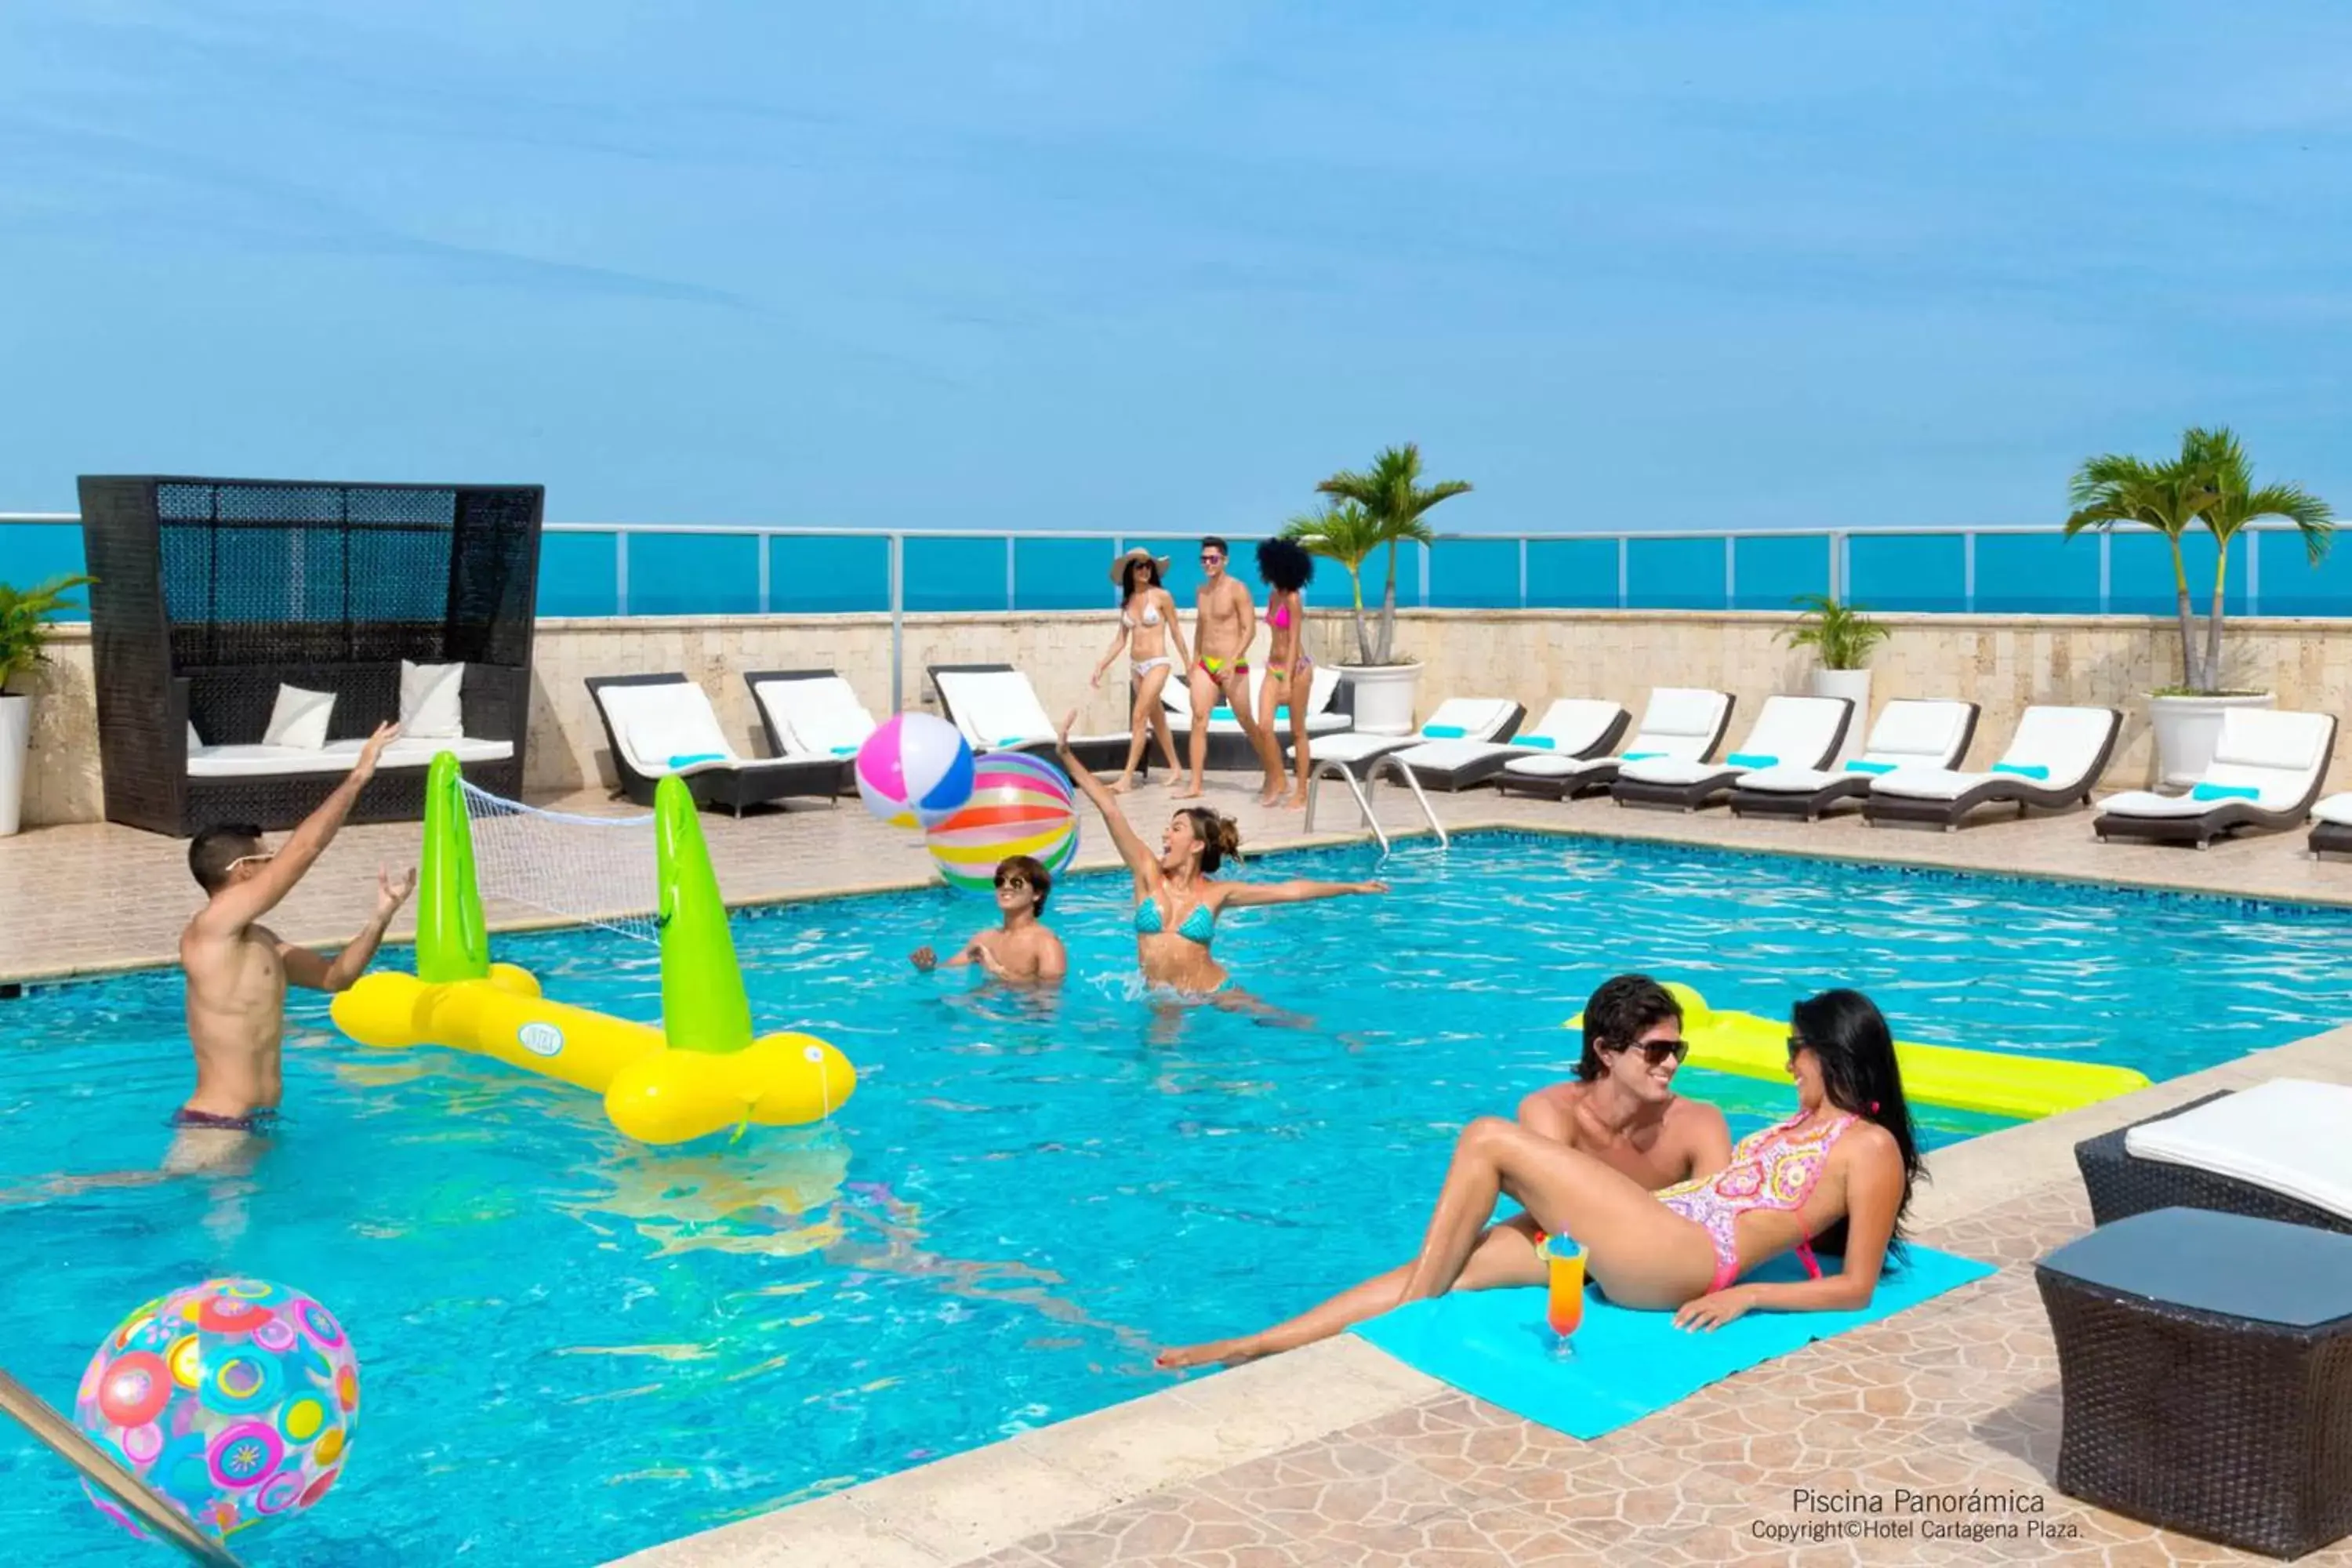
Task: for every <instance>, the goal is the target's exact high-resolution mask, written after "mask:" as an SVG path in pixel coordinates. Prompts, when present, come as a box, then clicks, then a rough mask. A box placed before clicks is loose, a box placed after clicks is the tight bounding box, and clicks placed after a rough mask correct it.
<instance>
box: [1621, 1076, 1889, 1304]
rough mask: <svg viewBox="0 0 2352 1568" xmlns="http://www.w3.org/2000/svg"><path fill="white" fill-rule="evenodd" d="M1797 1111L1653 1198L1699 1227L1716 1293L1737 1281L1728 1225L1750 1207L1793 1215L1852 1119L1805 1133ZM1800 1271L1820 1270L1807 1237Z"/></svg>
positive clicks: (1816, 1276) (1800, 1247)
mask: <svg viewBox="0 0 2352 1568" xmlns="http://www.w3.org/2000/svg"><path fill="white" fill-rule="evenodd" d="M1804 1120H1805V1118H1804V1115H1803V1113H1799V1114H1798V1115H1796V1116H1794V1117H1791V1118H1790V1120H1788V1121H1783V1122H1781V1123H1780V1124H1779V1125H1778V1126H1774V1127H1766V1128H1763V1129H1761V1130H1759V1131H1755V1132H1750V1133H1749V1134H1748V1136H1747V1137H1745V1138H1742V1139H1741V1140H1740V1141H1739V1146H1738V1148H1736V1149H1734V1150H1733V1151H1732V1152H1731V1163H1730V1164H1728V1165H1726V1166H1725V1167H1724V1168H1723V1169H1722V1170H1720V1171H1717V1173H1715V1174H1714V1175H1712V1176H1701V1177H1699V1178H1697V1179H1696V1180H1694V1181H1688V1182H1681V1183H1678V1184H1675V1185H1674V1186H1671V1187H1666V1188H1664V1189H1663V1190H1661V1191H1660V1192H1659V1194H1658V1201H1659V1202H1660V1203H1662V1204H1664V1205H1666V1207H1668V1208H1670V1209H1672V1210H1673V1211H1674V1212H1675V1213H1676V1214H1678V1215H1682V1216H1683V1218H1685V1219H1687V1220H1695V1221H1696V1222H1697V1223H1698V1224H1699V1225H1700V1226H1703V1227H1705V1229H1706V1234H1707V1237H1708V1239H1709V1240H1711V1241H1713V1242H1714V1243H1715V1283H1714V1284H1712V1285H1710V1286H1709V1287H1707V1289H1710V1290H1720V1289H1723V1288H1724V1287H1725V1286H1727V1285H1729V1284H1730V1283H1731V1282H1732V1281H1733V1280H1735V1279H1738V1278H1739V1247H1738V1240H1737V1239H1736V1237H1735V1236H1734V1232H1733V1226H1734V1222H1736V1221H1737V1220H1738V1218H1739V1216H1740V1215H1744V1214H1747V1213H1748V1212H1749V1211H1750V1210H1754V1209H1768V1210H1769V1209H1778V1210H1781V1211H1784V1212H1787V1213H1791V1214H1793V1213H1794V1212H1796V1211H1797V1210H1798V1209H1800V1208H1801V1207H1803V1206H1804V1202H1805V1200H1806V1199H1807V1198H1809V1197H1811V1195H1812V1192H1813V1188H1814V1186H1815V1184H1818V1183H1819V1182H1820V1181H1821V1179H1822V1171H1823V1170H1824V1169H1825V1168H1826V1167H1827V1166H1828V1164H1829V1158H1830V1148H1831V1145H1832V1144H1834V1143H1835V1142H1837V1141H1838V1139H1839V1137H1840V1136H1841V1135H1842V1134H1843V1132H1844V1131H1845V1130H1846V1129H1847V1128H1849V1127H1851V1126H1853V1124H1854V1122H1855V1121H1857V1120H1858V1118H1856V1117H1855V1116H1854V1115H1853V1113H1852V1112H1851V1111H1849V1112H1847V1113H1846V1114H1844V1115H1843V1116H1839V1117H1835V1118H1833V1119H1832V1120H1831V1121H1827V1122H1824V1123H1822V1125H1821V1126H1819V1127H1817V1128H1815V1129H1813V1130H1812V1131H1810V1132H1800V1131H1797V1126H1798V1124H1799V1123H1800V1122H1801V1121H1804ZM1797 1256H1798V1257H1799V1258H1801V1259H1802V1260H1803V1262H1804V1265H1805V1272H1806V1273H1808V1274H1810V1275H1811V1276H1812V1277H1813V1278H1814V1279H1820V1278H1821V1277H1822V1266H1821V1264H1820V1263H1819V1262H1818V1261H1816V1260H1815V1258H1814V1257H1813V1248H1812V1242H1811V1237H1808V1238H1806V1239H1805V1240H1803V1241H1800V1242H1799V1243H1797Z"/></svg>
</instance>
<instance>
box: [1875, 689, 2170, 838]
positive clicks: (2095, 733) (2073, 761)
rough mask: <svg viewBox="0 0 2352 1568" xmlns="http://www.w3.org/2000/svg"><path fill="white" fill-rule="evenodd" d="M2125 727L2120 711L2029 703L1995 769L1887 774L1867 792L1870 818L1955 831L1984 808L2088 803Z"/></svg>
mask: <svg viewBox="0 0 2352 1568" xmlns="http://www.w3.org/2000/svg"><path fill="white" fill-rule="evenodd" d="M2122 727H2123V715H2122V714H2121V713H2118V712H2116V710H2114V709H2112V708H2059V707H2051V706H2042V705H2036V706H2034V707H2032V708H2028V709H2027V710H2025V711H2024V712H2023V713H2021V714H2019V715H2018V719H2017V733H2016V734H2015V735H2014V736H2012V737H2011V740H2010V742H2009V750H2007V751H2006V752H2002V753H2001V757H2000V761H1999V762H1997V763H1993V765H1992V767H1991V768H1990V770H1989V771H1987V772H1985V773H1956V772H1953V771H1952V770H1950V769H1948V768H1898V769H1896V770H1895V772H1893V773H1882V774H1880V775H1879V776H1878V777H1877V778H1876V779H1875V780H1874V781H1873V782H1872V784H1871V786H1870V793H1869V794H1868V795H1864V796H1863V797H1862V819H1863V820H1864V822H1866V823H1873V824H1875V823H1880V822H1927V823H1933V824H1935V825H1936V826H1938V827H1941V828H1943V829H1944V831H1946V832H1947V833H1948V832H1950V831H1951V830H1952V829H1954V828H1956V827H1958V826H1960V824H1961V823H1962V822H1963V821H1964V820H1965V819H1966V818H1967V817H1968V815H1969V813H1970V812H1972V811H1974V810H1976V809H1977V808H1978V807H1979V806H1980V805H2015V806H2016V807H2017V814H2018V815H2019V816H2025V815H2026V814H2027V813H2028V812H2030V811H2032V809H2033V808H2034V807H2035V806H2041V807H2043V808H2045V809H2047V810H2053V811H2054V810H2057V809H2060V808H2062V807H2064V806H2069V805H2090V804H2091V791H2092V790H2093V789H2094V788H2095V787H2096V786H2097V784H2098V782H2099V775H2100V774H2101V773H2105V772H2106V768H2107V758H2108V757H2109V756H2111V755H2112V754H2113V753H2114V752H2115V749H2116V732H2117V731H2120V730H2121V729H2122Z"/></svg>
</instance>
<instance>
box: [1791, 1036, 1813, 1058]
mask: <svg viewBox="0 0 2352 1568" xmlns="http://www.w3.org/2000/svg"><path fill="white" fill-rule="evenodd" d="M1812 1048H1813V1047H1811V1046H1810V1045H1808V1044H1806V1043H1805V1042H1804V1041H1803V1040H1801V1039H1800V1038H1798V1037H1796V1036H1794V1035H1790V1037H1789V1059H1790V1061H1795V1060H1796V1059H1797V1053H1798V1052H1799V1051H1810V1050H1811V1049H1812Z"/></svg>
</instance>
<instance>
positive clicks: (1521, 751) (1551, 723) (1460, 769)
mask: <svg viewBox="0 0 2352 1568" xmlns="http://www.w3.org/2000/svg"><path fill="white" fill-rule="evenodd" d="M1626 717H1627V716H1626V712H1625V710H1624V709H1622V708H1621V707H1619V706H1618V705H1617V704H1616V703H1614V702H1602V701H1599V700H1594V699H1592V698H1589V697H1562V698H1559V699H1558V700H1555V701H1554V702H1553V703H1552V705H1551V706H1550V707H1549V708H1547V709H1545V710H1544V715H1543V717H1542V718H1541V719H1538V721H1536V722H1535V723H1534V724H1533V725H1531V726H1530V727H1528V729H1525V730H1522V731H1519V732H1518V733H1517V734H1516V735H1513V736H1512V737H1511V738H1510V739H1509V740H1507V741H1472V740H1467V739H1465V740H1459V741H1423V742H1421V743H1420V744H1419V745H1417V746H1410V747H1407V748H1406V749H1405V750H1404V751H1402V752H1398V753H1397V761H1398V762H1400V763H1403V764H1404V765H1405V767H1406V768H1408V769H1410V770H1411V771H1412V776H1413V777H1414V778H1416V779H1418V780H1420V781H1421V783H1422V784H1423V787H1424V788H1432V789H1448V790H1458V789H1467V788H1469V787H1470V786H1471V785H1472V784H1484V783H1485V782H1486V780H1488V779H1491V778H1493V777H1494V776H1495V775H1496V773H1501V772H1502V771H1503V766H1504V764H1505V763H1508V762H1509V761H1510V760H1511V759H1512V758H1513V757H1525V756H1529V755H1536V754H1540V755H1543V756H1548V757H1571V758H1574V757H1591V756H1597V755H1599V754H1600V753H1601V752H1605V751H1607V750H1608V749H1609V748H1610V747H1611V746H1613V745H1615V744H1616V743H1617V738H1618V737H1619V736H1620V735H1622V734H1623V733H1624V732H1625V722H1626Z"/></svg>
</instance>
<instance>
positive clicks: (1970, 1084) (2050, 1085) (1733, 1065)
mask: <svg viewBox="0 0 2352 1568" xmlns="http://www.w3.org/2000/svg"><path fill="white" fill-rule="evenodd" d="M1666 989H1667V990H1668V991H1670V992H1672V993H1673V994H1674V997H1675V1000H1676V1001H1677V1002H1680V1003H1681V1004H1682V1006H1683V1038H1684V1039H1685V1040H1687V1041H1689V1042H1690V1056H1689V1058H1687V1059H1688V1061H1689V1063H1690V1065H1691V1066H1693V1067H1699V1068H1706V1069H1708V1070H1709V1071H1711V1072H1724V1073H1731V1074H1734V1075H1736V1076H1738V1077H1740V1078H1760V1079H1780V1080H1781V1081H1783V1082H1785V1081H1786V1080H1787V1079H1788V1077H1789V1025H1788V1021H1787V1020H1786V1019H1781V1020H1780V1021H1778V1022H1774V1021H1772V1020H1770V1019H1766V1018H1759V1017H1758V1016H1756V1015H1754V1014H1753V1013H1718V1012H1717V1011H1715V1010H1714V1009H1713V1008H1710V1007H1709V1006H1708V1005H1706V998H1705V997H1703V996H1701V995H1700V994H1698V993H1697V992H1696V991H1694V990H1692V989H1691V988H1690V987H1689V986H1687V985H1682V984H1671V983H1670V984H1668V985H1667V986H1666ZM1568 1026H1569V1027H1570V1028H1571V1029H1581V1028H1582V1027H1583V1026H1584V1015H1583V1014H1581V1013H1579V1014H1578V1015H1577V1016H1575V1017H1573V1018H1570V1020H1569V1021H1568ZM1895 1060H1896V1062H1897V1063H1899V1064H1900V1065H1901V1067H1902V1068H1903V1093H1904V1095H1905V1097H1906V1098H1907V1099H1909V1100H1915V1101H1916V1102H1917V1103H1919V1104H1921V1105H1935V1106H1941V1107H1943V1108H1944V1109H1945V1110H1978V1111H1982V1112H1984V1113H1985V1114H1987V1115H1990V1116H2008V1117H2013V1118H2016V1119H2018V1120H2020V1121H2038V1120H2039V1119H2041V1118H2042V1117H2044V1116H2055V1115H2057V1114H2058V1113H2059V1112H2060V1111H2063V1110H2081V1109H2082V1108H2083V1107H2084V1106H2086V1105H2096V1104H2097V1103H2098V1102H2099V1101H2101V1100H2113V1099H2114V1098H2116V1096H2117V1095H2119V1094H2129V1093H2131V1092H2133V1091H2134V1090H2135V1089H2146V1088H2147V1075H2146V1074H2145V1073H2138V1072H2135V1071H2133V1070H2132V1069H2131V1068H2119V1067H2110V1066H2108V1065H2106V1064H2105V1063H2103V1062H2080V1061H2068V1060H2063V1059H2061V1058H2053V1057H2026V1056H2010V1055H2005V1054H2003V1053H2001V1052H1999V1051H1971V1050H1963V1049H1961V1048H1960V1047H1958V1046H1922V1045H1916V1044H1913V1043H1912V1042H1910V1041H1908V1040H1897V1041H1895Z"/></svg>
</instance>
